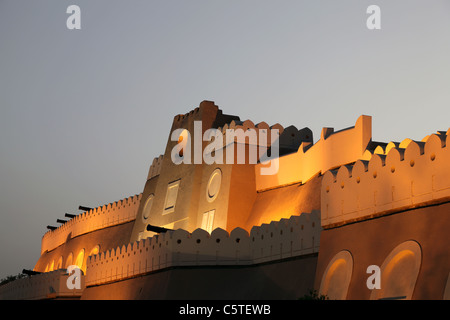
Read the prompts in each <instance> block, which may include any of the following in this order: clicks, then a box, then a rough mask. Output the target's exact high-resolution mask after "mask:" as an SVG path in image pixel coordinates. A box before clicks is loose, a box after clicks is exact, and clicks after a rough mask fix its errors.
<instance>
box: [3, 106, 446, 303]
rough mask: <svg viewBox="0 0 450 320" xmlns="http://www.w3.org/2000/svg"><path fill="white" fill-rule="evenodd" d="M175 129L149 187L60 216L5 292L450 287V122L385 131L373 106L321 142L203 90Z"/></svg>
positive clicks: (367, 295)
mask: <svg viewBox="0 0 450 320" xmlns="http://www.w3.org/2000/svg"><path fill="white" fill-rule="evenodd" d="M168 133H169V134H168V141H167V145H166V149H165V150H164V153H163V154H161V155H160V156H158V157H156V158H155V159H154V160H153V162H152V164H151V166H150V168H149V172H148V175H147V177H146V183H145V186H144V189H143V191H142V193H141V194H138V195H133V196H130V197H128V198H125V199H122V200H119V201H116V202H113V203H110V204H108V205H105V206H102V207H98V208H92V209H89V210H86V211H85V212H84V213H82V214H80V215H77V216H75V217H71V219H70V220H69V221H67V222H65V223H64V224H62V225H61V226H59V227H58V228H51V229H50V230H49V231H48V232H47V233H45V234H44V235H43V237H42V246H41V255H40V258H39V260H38V261H37V262H36V264H35V267H34V269H33V272H32V274H31V275H30V276H28V277H26V278H22V279H18V280H15V281H13V282H10V283H7V284H5V285H2V286H0V297H1V298H2V299H68V298H71V299H299V298H301V297H303V296H305V295H307V294H308V293H309V292H310V290H317V292H318V293H319V294H320V295H324V296H326V297H327V298H329V299H358V300H359V299H364V300H365V299H367V300H369V299H437V300H442V299H449V298H450V278H449V273H450V251H449V246H448V240H449V237H448V230H449V229H450V215H449V212H450V202H449V200H450V148H449V147H448V145H449V144H450V138H449V134H450V130H447V131H437V132H436V133H434V134H431V135H429V136H427V137H425V138H424V139H423V140H422V141H412V140H410V139H406V140H404V141H401V142H376V141H373V140H372V118H371V117H370V116H366V115H362V116H360V117H359V118H357V119H355V122H354V126H352V127H349V128H345V129H342V130H339V131H334V129H333V128H324V129H323V130H322V132H321V136H320V139H319V140H318V141H317V142H316V143H314V142H313V141H314V140H313V133H312V132H311V130H310V129H308V128H302V129H297V128H295V127H294V126H289V127H283V126H281V125H279V124H274V125H269V124H267V123H264V122H263V123H259V124H254V123H253V122H252V121H250V120H247V121H241V120H240V118H239V117H238V116H234V115H226V114H224V113H222V111H221V110H220V109H219V108H218V107H217V106H216V105H215V104H214V103H213V102H210V101H203V102H202V103H201V104H200V105H199V107H197V108H195V109H194V110H192V111H190V112H189V113H187V114H184V115H177V116H175V117H174V120H173V124H172V127H171V128H170V131H169V132H168ZM232 133H234V134H235V135H234V136H231V138H230V134H232ZM74 265H76V266H78V267H79V269H80V270H81V272H80V273H79V274H78V276H77V277H74V276H73V275H72V274H71V273H70V272H67V269H68V268H69V267H70V266H74ZM76 285H78V286H76ZM237 288H239V290H237Z"/></svg>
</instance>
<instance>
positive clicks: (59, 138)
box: [0, 0, 450, 278]
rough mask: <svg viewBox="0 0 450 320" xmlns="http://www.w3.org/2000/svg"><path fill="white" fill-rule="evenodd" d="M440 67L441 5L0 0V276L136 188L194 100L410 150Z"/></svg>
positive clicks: (446, 20)
mask: <svg viewBox="0 0 450 320" xmlns="http://www.w3.org/2000/svg"><path fill="white" fill-rule="evenodd" d="M72 4H76V5H78V6H79V7H80V8H81V30H68V29H67V27H66V20H67V18H68V17H69V14H67V13H66V9H67V7H68V6H69V5H72ZM371 4H376V5H378V6H380V8H381V30H368V29H367V27H366V20H367V18H368V17H369V14H367V13H366V9H367V7H368V6H369V5H371ZM449 57H450V2H449V1H447V0H442V1H438V0H433V1H423V0H420V1H413V0H401V1H400V0H399V1H379V0H377V1H361V0H351V1H350V0H346V1H332V0H330V1H323V0H322V1H312V0H310V1H301V0H283V1H275V0H271V1H267V0H215V1H211V0H172V1H163V0H160V1H144V0H140V1H138V0H127V1H125V0H121V1H112V0H107V1H106V0H96V1H92V0H89V1H84V0H73V1H61V0H54V1H47V0H39V1H17V0H0V110H1V114H0V157H1V158H0V159H1V160H0V240H1V241H0V259H1V260H0V278H3V277H5V276H6V275H10V274H17V273H19V272H20V271H21V270H22V269H23V268H28V269H32V268H33V267H34V264H35V262H36V261H37V259H38V258H39V253H40V245H41V238H42V235H43V234H44V233H45V232H46V226H47V225H48V224H53V225H55V224H56V219H57V218H63V217H64V213H65V212H70V213H79V211H78V210H77V208H78V206H79V205H86V206H92V207H95V206H99V205H103V204H106V203H110V202H113V201H116V200H120V199H123V198H126V197H128V196H131V195H134V194H138V193H140V192H142V190H143V187H144V183H145V179H146V177H147V173H148V168H149V166H150V164H151V162H152V160H153V158H154V157H156V156H158V155H159V154H161V153H163V152H164V148H165V144H166V142H167V139H168V137H169V129H170V126H171V123H172V119H173V116H174V115H176V114H179V113H186V112H188V111H190V110H191V109H193V108H195V107H197V106H198V104H199V103H200V102H201V101H202V100H213V101H215V102H216V104H217V105H218V106H219V107H220V108H221V109H222V110H223V111H224V112H225V113H228V114H235V115H238V116H240V117H241V119H242V120H246V119H250V120H252V121H253V122H254V123H258V122H261V121H265V122H267V123H268V124H269V125H272V124H275V123H280V124H282V125H283V126H288V125H295V126H296V127H297V128H303V127H309V128H311V130H313V132H314V135H315V136H314V140H315V141H317V139H318V138H319V137H320V130H321V128H322V127H334V128H336V130H338V129H342V128H346V127H349V126H352V125H354V123H355V121H356V119H357V118H358V116H359V115H361V114H367V115H371V116H372V117H373V120H372V121H373V138H374V140H378V141H386V142H389V141H401V140H403V139H405V138H412V139H416V140H421V139H422V138H423V137H424V136H426V135H427V134H430V133H433V132H435V131H437V130H447V129H448V128H449V127H450V117H449V115H450V111H449V110H450V109H449V106H450V90H449V88H450V62H449Z"/></svg>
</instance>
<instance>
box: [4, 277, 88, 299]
mask: <svg viewBox="0 0 450 320" xmlns="http://www.w3.org/2000/svg"><path fill="white" fill-rule="evenodd" d="M68 277H69V274H68V273H67V272H66V270H65V269H59V270H56V271H51V272H45V273H41V274H36V275H33V276H29V277H26V278H21V279H17V280H14V281H12V282H9V283H7V284H4V285H1V286H0V299H1V300H42V299H52V298H62V297H64V298H70V297H80V296H81V294H82V293H83V290H84V288H85V286H84V280H85V276H84V275H82V276H81V279H80V289H69V288H68V287H67V279H68Z"/></svg>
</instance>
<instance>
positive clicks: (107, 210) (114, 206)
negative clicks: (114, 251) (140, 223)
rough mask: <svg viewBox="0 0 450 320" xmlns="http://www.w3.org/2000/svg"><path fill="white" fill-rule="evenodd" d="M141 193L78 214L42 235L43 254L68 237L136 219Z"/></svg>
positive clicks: (62, 242)
mask: <svg viewBox="0 0 450 320" xmlns="http://www.w3.org/2000/svg"><path fill="white" fill-rule="evenodd" d="M141 196H142V195H141V194H139V195H135V196H131V197H129V198H125V199H123V200H120V201H116V202H113V203H110V204H107V205H104V206H101V207H97V208H94V209H92V210H89V211H87V212H83V213H82V214H79V215H77V216H76V217H75V218H72V219H70V220H69V221H68V222H66V223H64V224H63V225H61V226H60V227H58V228H57V229H55V230H50V231H47V233H45V234H44V236H43V237H42V245H41V254H43V253H44V252H46V251H51V250H53V249H55V248H57V247H59V246H61V245H63V244H64V243H65V242H66V241H67V238H68V237H69V238H74V237H78V236H80V235H83V234H86V233H89V232H93V231H96V230H100V229H104V228H107V227H111V226H114V225H118V224H122V223H126V222H130V221H133V220H134V219H136V214H137V209H138V207H139V204H140V201H141Z"/></svg>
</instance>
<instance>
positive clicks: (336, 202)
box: [321, 129, 450, 228]
mask: <svg viewBox="0 0 450 320" xmlns="http://www.w3.org/2000/svg"><path fill="white" fill-rule="evenodd" d="M449 134H450V129H449V130H448V131H447V132H444V131H439V132H437V133H436V134H432V135H429V136H427V137H425V138H424V139H422V141H413V140H411V139H405V140H404V141H402V142H401V143H396V142H391V143H388V144H387V145H386V146H385V147H377V148H376V149H375V150H374V152H373V154H367V153H366V156H365V158H364V159H363V160H358V161H356V162H355V163H354V164H352V165H344V166H341V167H340V168H338V169H336V170H331V171H328V172H326V173H325V174H324V176H323V180H322V190H321V208H322V227H324V228H328V227H332V226H337V225H342V224H346V223H349V222H354V221H359V220H364V219H369V218H372V217H376V216H380V215H384V214H388V213H393V212H397V211H403V210H406V209H410V208H416V207H421V206H426V205H429V204H435V203H440V202H444V201H448V200H450V167H449V163H450V147H449V143H450V138H449Z"/></svg>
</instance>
